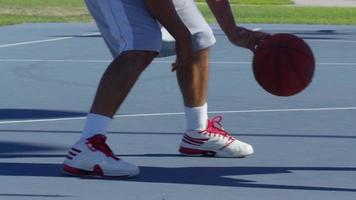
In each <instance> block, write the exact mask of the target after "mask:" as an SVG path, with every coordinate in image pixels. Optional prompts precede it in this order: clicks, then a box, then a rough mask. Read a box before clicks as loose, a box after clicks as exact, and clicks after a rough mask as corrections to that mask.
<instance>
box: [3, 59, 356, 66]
mask: <svg viewBox="0 0 356 200" xmlns="http://www.w3.org/2000/svg"><path fill="white" fill-rule="evenodd" d="M0 62H59V63H60V62H63V63H64V62H68V63H70V62H73V63H110V62H111V60H76V59H66V60H64V59H63V60H61V59H0ZM172 62H174V61H173V60H171V61H170V60H155V61H153V63H168V64H170V63H172ZM209 63H211V64H225V65H235V64H243V65H250V64H251V62H248V61H210V62H209ZM316 64H317V65H330V66H333V65H343V66H356V62H355V63H351V62H348V63H346V62H345V63H342V62H330V63H327V62H319V63H316Z"/></svg>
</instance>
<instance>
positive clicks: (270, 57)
mask: <svg viewBox="0 0 356 200" xmlns="http://www.w3.org/2000/svg"><path fill="white" fill-rule="evenodd" d="M272 58H273V56H271V54H267V58H265V59H266V60H264V64H265V65H266V64H268V63H269V62H270V61H271V60H272ZM255 63H256V60H254V63H253V65H252V66H255V65H256V64H255ZM253 69H254V70H256V71H255V73H256V77H259V75H260V73H261V68H259V69H255V67H254V68H253Z"/></svg>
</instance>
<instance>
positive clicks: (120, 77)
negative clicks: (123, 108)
mask: <svg viewBox="0 0 356 200" xmlns="http://www.w3.org/2000/svg"><path fill="white" fill-rule="evenodd" d="M156 55H157V52H153V51H127V52H124V53H122V54H121V55H119V56H118V57H117V58H116V59H115V60H114V61H113V62H112V63H111V64H110V65H109V66H108V68H107V69H106V71H105V73H104V75H103V76H102V78H101V81H100V83H99V87H98V90H97V93H96V95H95V99H94V102H93V105H92V107H91V110H90V113H89V114H88V116H87V120H86V123H85V126H84V130H83V133H82V139H87V138H90V137H92V136H94V135H96V134H99V133H100V134H105V133H106V132H107V131H108V129H109V126H110V124H111V121H112V117H113V116H114V114H115V113H116V111H117V110H118V108H119V106H120V105H121V104H122V102H123V101H124V100H125V98H126V96H127V95H128V93H129V92H130V90H131V88H132V87H133V85H134V83H135V82H136V80H137V79H138V77H139V75H140V74H141V72H142V71H143V70H144V69H145V68H146V67H147V66H148V65H149V64H150V63H151V62H152V60H153V58H154V57H155V56H156Z"/></svg>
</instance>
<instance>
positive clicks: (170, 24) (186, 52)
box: [145, 0, 193, 69]
mask: <svg viewBox="0 0 356 200" xmlns="http://www.w3.org/2000/svg"><path fill="white" fill-rule="evenodd" d="M145 4H146V6H147V9H148V10H149V11H150V12H151V14H152V15H153V16H154V17H155V18H156V20H157V21H158V22H159V23H160V24H161V25H162V26H164V27H165V28H166V29H167V31H168V32H169V33H170V34H171V35H172V36H173V37H174V39H175V40H176V51H177V61H176V63H175V64H174V66H173V67H174V69H175V68H180V67H184V66H187V65H189V64H190V63H191V60H192V57H193V47H192V37H191V33H190V32H189V30H188V28H187V27H186V26H185V25H184V23H183V22H182V20H181V19H180V17H179V16H178V14H177V12H176V10H175V8H174V4H173V2H172V1H171V0H145Z"/></svg>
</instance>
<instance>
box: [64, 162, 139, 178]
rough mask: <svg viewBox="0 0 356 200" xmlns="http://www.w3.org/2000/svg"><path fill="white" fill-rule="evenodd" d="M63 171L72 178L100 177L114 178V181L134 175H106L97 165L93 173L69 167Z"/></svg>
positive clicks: (65, 167)
mask: <svg viewBox="0 0 356 200" xmlns="http://www.w3.org/2000/svg"><path fill="white" fill-rule="evenodd" d="M63 171H64V172H65V173H66V174H69V175H72V176H80V177H99V178H113V179H127V178H131V177H133V176H132V175H110V176H108V175H104V173H103V171H102V169H101V168H100V166H99V165H95V167H94V170H93V171H88V170H83V169H79V168H75V167H71V166H69V165H63Z"/></svg>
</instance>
